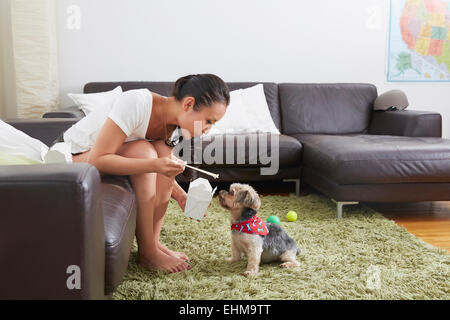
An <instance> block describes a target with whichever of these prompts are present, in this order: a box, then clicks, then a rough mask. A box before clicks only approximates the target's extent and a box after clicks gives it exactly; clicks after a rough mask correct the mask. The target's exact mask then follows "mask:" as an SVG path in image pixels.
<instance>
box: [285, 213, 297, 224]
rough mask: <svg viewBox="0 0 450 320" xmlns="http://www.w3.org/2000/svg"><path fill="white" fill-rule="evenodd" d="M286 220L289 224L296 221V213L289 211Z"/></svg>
mask: <svg viewBox="0 0 450 320" xmlns="http://www.w3.org/2000/svg"><path fill="white" fill-rule="evenodd" d="M286 219H287V220H288V221H290V222H293V221H295V220H297V212H295V211H289V212H288V213H287V215H286Z"/></svg>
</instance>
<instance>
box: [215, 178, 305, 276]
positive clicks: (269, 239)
mask: <svg viewBox="0 0 450 320" xmlns="http://www.w3.org/2000/svg"><path fill="white" fill-rule="evenodd" d="M218 200H219V204H220V206H221V207H223V208H225V209H227V210H229V211H230V216H231V217H230V218H231V219H230V220H231V253H232V256H231V258H228V259H227V261H228V262H230V263H233V262H236V261H238V260H240V259H241V257H242V253H244V254H245V255H246V256H247V257H248V264H247V270H246V271H245V272H244V276H246V277H248V276H253V275H256V274H257V273H258V271H259V265H260V264H261V263H268V262H275V261H282V262H283V263H282V264H281V265H280V266H281V267H283V268H295V267H298V266H299V265H300V264H299V263H298V262H297V260H296V256H297V255H298V254H300V249H299V248H298V247H297V244H296V242H295V241H294V239H292V238H291V237H290V236H289V235H288V234H287V233H286V231H284V230H283V228H281V227H280V226H279V225H277V224H274V223H269V222H266V223H265V222H264V221H263V220H261V219H260V218H259V217H258V216H257V210H258V209H259V208H260V206H261V200H260V198H259V196H258V193H257V192H256V191H255V190H254V189H253V188H252V187H251V186H250V185H248V184H240V183H233V184H232V185H231V186H230V189H229V191H226V190H221V191H220V192H219V195H218Z"/></svg>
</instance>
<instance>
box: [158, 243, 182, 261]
mask: <svg viewBox="0 0 450 320" xmlns="http://www.w3.org/2000/svg"><path fill="white" fill-rule="evenodd" d="M158 248H159V249H160V250H161V251H162V252H164V253H165V254H167V255H169V256H172V257H175V258H178V259H181V260H184V261H189V258H188V256H187V255H186V254H185V253H184V252H178V251H173V250H170V249H168V248H167V247H166V246H165V245H163V244H162V243H161V242H158Z"/></svg>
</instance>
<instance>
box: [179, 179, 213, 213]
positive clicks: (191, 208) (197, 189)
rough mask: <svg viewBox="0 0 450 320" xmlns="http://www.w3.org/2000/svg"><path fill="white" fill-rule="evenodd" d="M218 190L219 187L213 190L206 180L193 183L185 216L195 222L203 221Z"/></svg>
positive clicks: (197, 180) (188, 195) (189, 191)
mask: <svg viewBox="0 0 450 320" xmlns="http://www.w3.org/2000/svg"><path fill="white" fill-rule="evenodd" d="M216 190H217V187H216V188H214V190H212V187H211V185H210V184H209V181H208V180H206V179H204V178H198V179H196V180H194V181H192V182H191V184H190V185H189V190H188V194H187V200H186V207H185V210H184V215H185V216H186V217H188V218H192V219H195V220H202V219H203V216H204V214H205V213H206V210H207V209H208V207H209V204H210V203H211V200H212V197H213V195H214V193H215V192H216Z"/></svg>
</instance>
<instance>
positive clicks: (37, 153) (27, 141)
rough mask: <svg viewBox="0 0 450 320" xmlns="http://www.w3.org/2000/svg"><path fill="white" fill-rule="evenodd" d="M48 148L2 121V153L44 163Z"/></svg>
mask: <svg viewBox="0 0 450 320" xmlns="http://www.w3.org/2000/svg"><path fill="white" fill-rule="evenodd" d="M48 149H49V148H48V146H47V145H46V144H45V143H43V142H42V141H39V140H38V139H34V138H32V137H30V136H29V135H27V134H26V133H25V132H22V131H20V130H18V129H16V128H14V127H13V126H11V125H9V124H7V123H6V122H4V121H2V120H0V152H4V153H6V154H9V155H11V156H19V157H25V158H28V159H31V160H34V161H38V162H41V163H42V162H43V156H44V155H45V154H46V153H47V152H48Z"/></svg>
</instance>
